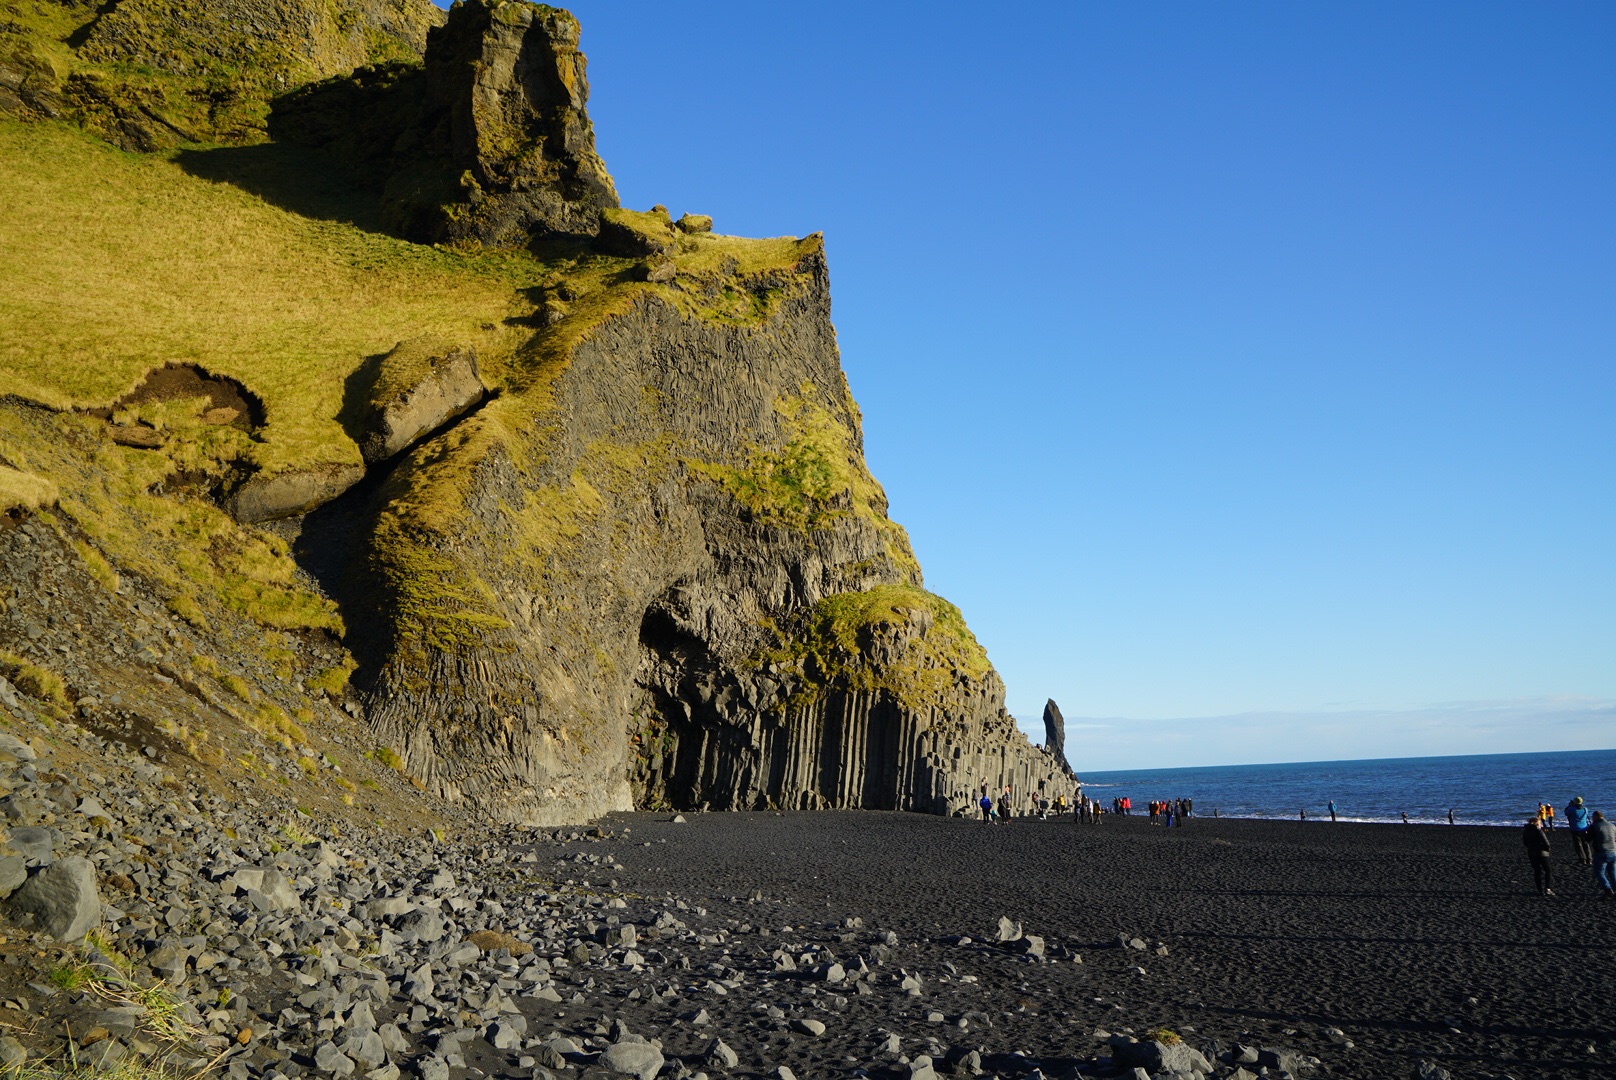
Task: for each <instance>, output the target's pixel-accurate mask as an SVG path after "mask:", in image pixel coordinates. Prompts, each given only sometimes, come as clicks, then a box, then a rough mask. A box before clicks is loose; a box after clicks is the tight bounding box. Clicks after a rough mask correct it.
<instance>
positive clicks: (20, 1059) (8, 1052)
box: [0, 1035, 28, 1071]
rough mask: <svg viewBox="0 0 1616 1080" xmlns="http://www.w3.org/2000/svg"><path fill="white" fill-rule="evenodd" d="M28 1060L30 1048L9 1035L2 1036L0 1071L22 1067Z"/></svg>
mask: <svg viewBox="0 0 1616 1080" xmlns="http://www.w3.org/2000/svg"><path fill="white" fill-rule="evenodd" d="M27 1061H28V1048H27V1047H26V1046H24V1045H23V1044H22V1043H20V1042H18V1041H17V1040H16V1039H15V1038H13V1037H12V1036H10V1035H7V1036H5V1037H3V1038H0V1071H11V1070H15V1069H20V1068H22V1067H23V1065H24V1064H25V1063H26V1062H27Z"/></svg>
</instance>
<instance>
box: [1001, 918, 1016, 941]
mask: <svg viewBox="0 0 1616 1080" xmlns="http://www.w3.org/2000/svg"><path fill="white" fill-rule="evenodd" d="M1020 938H1021V924H1020V923H1018V922H1011V921H1010V918H1009V917H1008V916H1005V915H1001V916H999V940H1000V941H1001V942H1005V941H1018V940H1020Z"/></svg>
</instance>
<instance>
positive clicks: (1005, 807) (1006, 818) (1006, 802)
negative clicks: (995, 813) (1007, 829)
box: [999, 784, 1010, 825]
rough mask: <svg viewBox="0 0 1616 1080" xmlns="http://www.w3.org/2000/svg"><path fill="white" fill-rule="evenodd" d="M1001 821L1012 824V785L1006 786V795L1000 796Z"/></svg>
mask: <svg viewBox="0 0 1616 1080" xmlns="http://www.w3.org/2000/svg"><path fill="white" fill-rule="evenodd" d="M999 820H1000V821H1002V822H1003V823H1004V824H1006V825H1008V824H1010V785H1009V784H1006V785H1004V794H1002V795H1000V796H999Z"/></svg>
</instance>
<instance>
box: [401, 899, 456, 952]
mask: <svg viewBox="0 0 1616 1080" xmlns="http://www.w3.org/2000/svg"><path fill="white" fill-rule="evenodd" d="M398 929H399V931H400V932H401V933H406V934H414V935H415V937H416V940H418V941H424V942H426V943H427V944H429V945H430V944H431V943H432V942H434V941H441V940H442V939H443V935H444V934H445V933H447V932H448V930H447V927H445V926H444V923H443V916H442V915H439V914H438V913H437V912H436V911H432V910H430V909H428V908H417V909H416V910H414V911H411V912H409V913H408V914H406V915H402V916H400V917H399V920H398Z"/></svg>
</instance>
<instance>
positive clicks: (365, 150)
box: [270, 0, 618, 247]
mask: <svg viewBox="0 0 1616 1080" xmlns="http://www.w3.org/2000/svg"><path fill="white" fill-rule="evenodd" d="M578 37H579V28H578V21H577V20H576V19H574V18H573V17H572V16H571V15H570V14H568V13H567V12H565V11H561V10H559V9H557V8H551V7H546V6H544V5H540V4H533V3H528V2H527V0H461V2H460V3H457V4H456V5H455V6H454V7H453V8H452V9H451V11H450V13H449V18H448V21H447V22H446V23H445V24H444V25H443V26H442V27H439V28H437V29H435V30H433V31H432V33H431V34H430V35H429V38H428V45H427V53H426V63H425V68H424V70H419V71H417V70H410V69H404V68H384V69H375V70H365V71H361V72H357V73H355V75H354V76H353V77H351V78H339V79H334V80H331V81H329V82H326V83H319V84H315V85H312V86H309V87H307V88H306V89H304V90H302V91H300V92H298V93H296V94H292V95H289V96H288V97H286V98H285V99H284V100H282V101H280V102H278V103H277V105H276V109H275V112H274V114H273V115H272V116H271V118H270V130H271V132H272V133H274V135H275V137H276V138H278V139H285V140H288V141H291V142H296V143H300V144H302V145H307V146H317V147H322V148H326V149H329V150H332V151H333V152H334V153H336V154H337V155H338V156H339V157H340V158H341V159H343V160H345V161H346V162H347V163H348V165H349V167H350V168H351V169H353V170H354V171H355V173H356V175H359V176H361V177H363V178H364V179H366V180H367V181H368V182H370V183H373V184H376V185H378V186H380V187H381V188H383V194H382V209H383V215H384V219H385V220H386V221H387V223H388V225H389V227H390V228H391V229H392V230H393V231H395V232H397V233H398V234H399V235H401V236H404V237H407V238H409V239H412V240H420V241H426V242H438V241H448V242H469V243H478V244H484V245H489V246H495V247H509V246H517V245H521V244H525V243H526V242H527V241H528V240H529V239H530V238H532V237H557V236H559V237H574V238H577V237H591V236H594V235H595V234H596V233H597V232H598V231H599V229H600V212H601V211H602V210H605V209H610V208H614V207H616V206H617V205H618V201H617V190H616V188H615V186H614V185H613V183H612V178H611V175H610V174H609V173H608V172H607V171H606V166H605V164H604V163H603V162H602V161H601V159H600V155H599V154H598V153H596V151H595V131H594V127H593V126H592V125H591V124H590V121H589V114H588V111H587V104H588V100H589V81H588V79H587V77H586V75H585V60H584V55H583V53H581V52H580V51H579V50H578Z"/></svg>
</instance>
